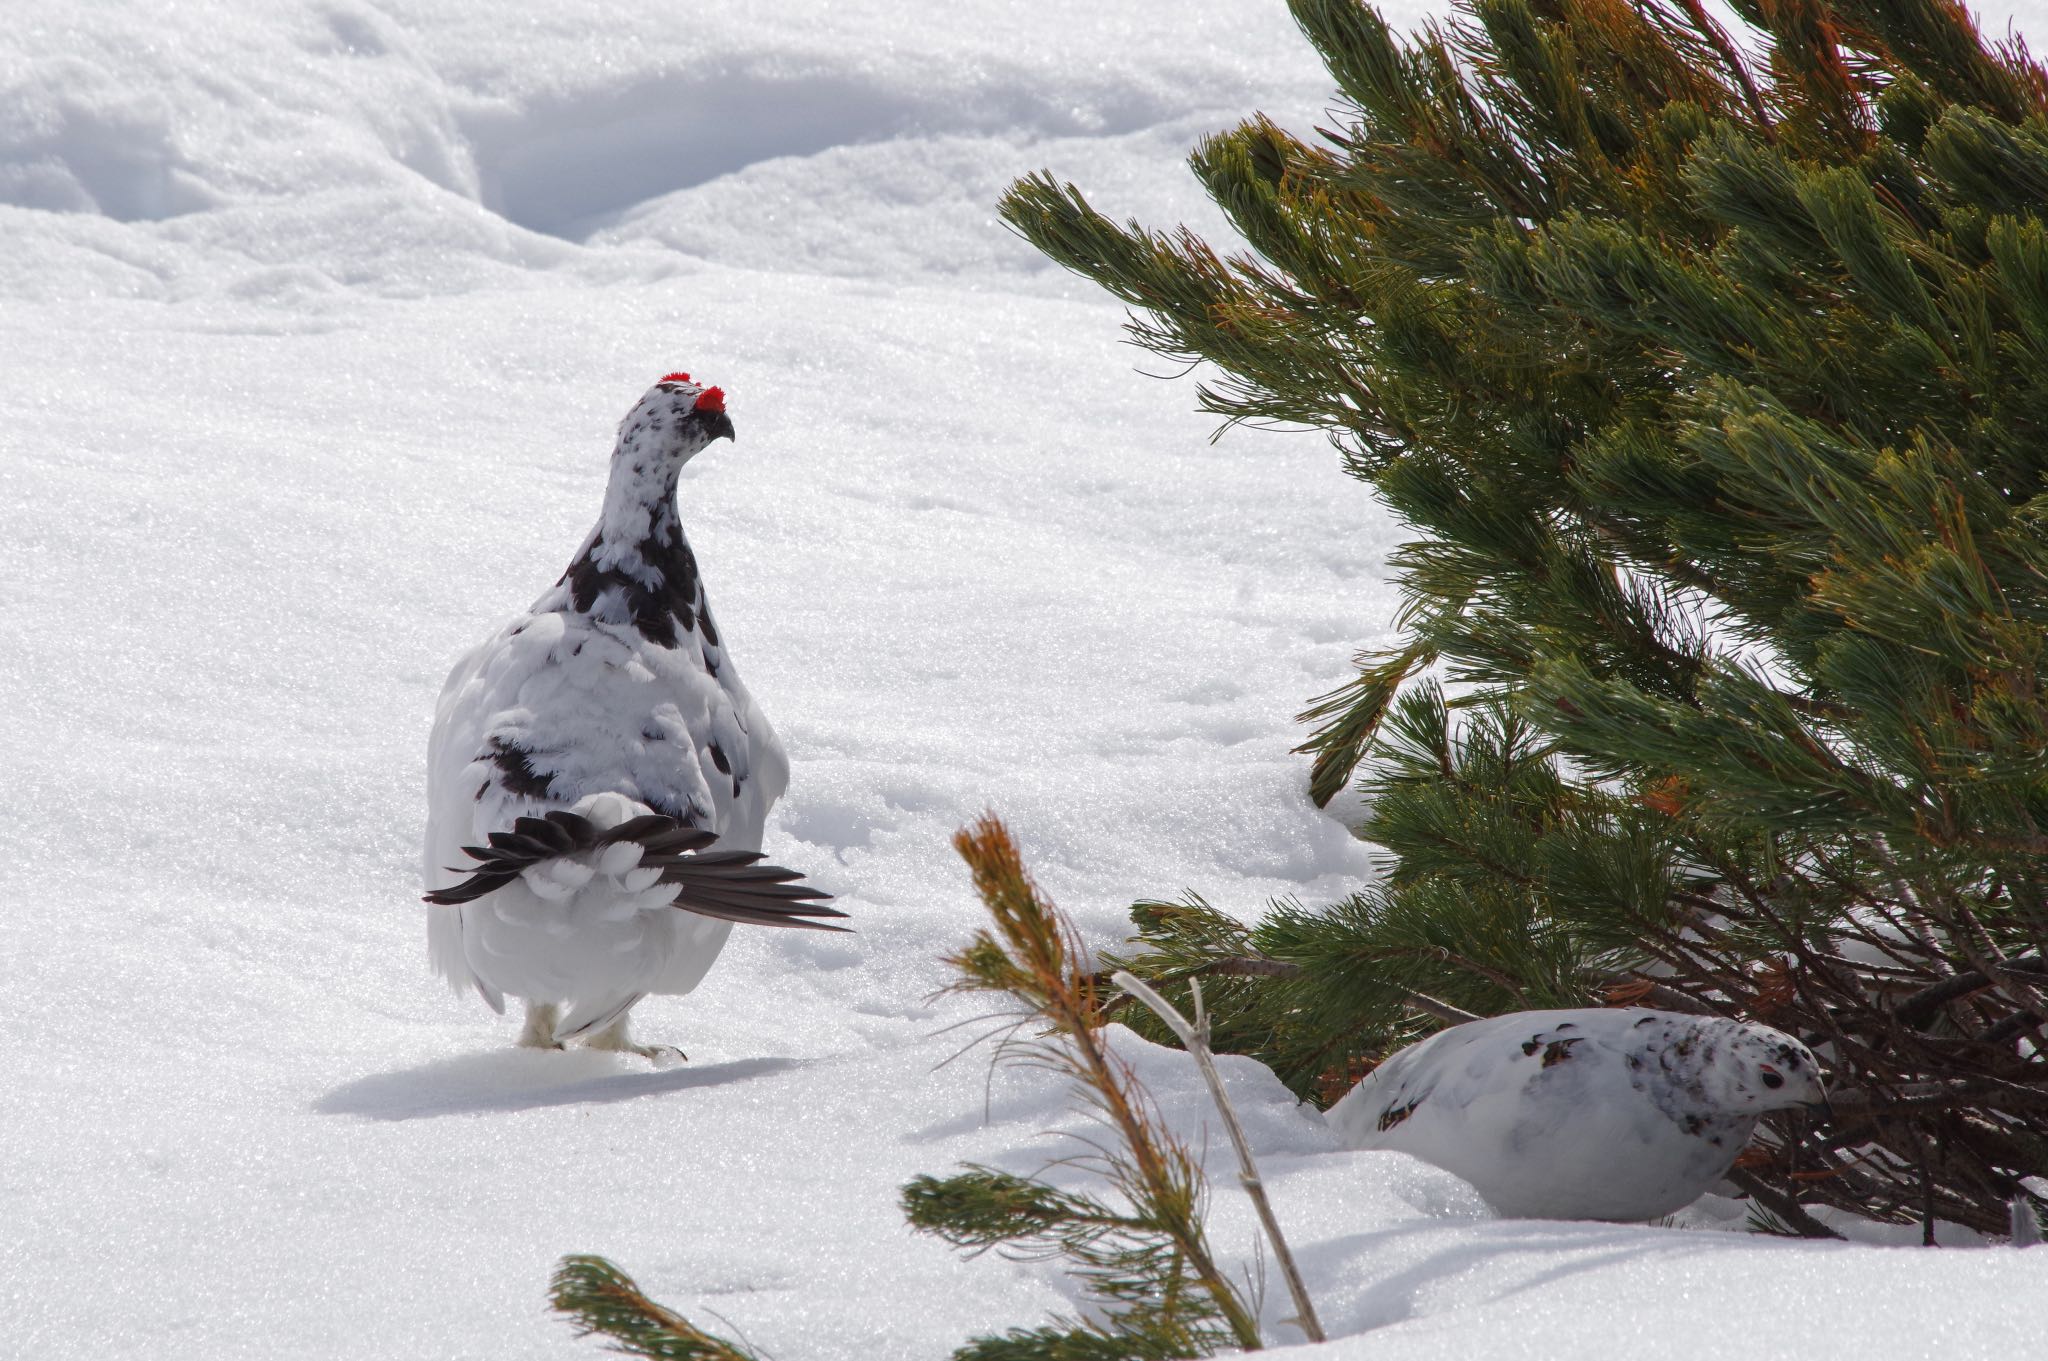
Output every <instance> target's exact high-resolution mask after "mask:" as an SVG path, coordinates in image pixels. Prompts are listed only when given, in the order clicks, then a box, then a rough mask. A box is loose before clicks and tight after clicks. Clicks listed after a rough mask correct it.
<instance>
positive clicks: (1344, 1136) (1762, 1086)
mask: <svg viewBox="0 0 2048 1361" xmlns="http://www.w3.org/2000/svg"><path fill="white" fill-rule="evenodd" d="M1826 1104H1827V1093H1826V1091H1825V1090H1824V1089H1823V1088H1822V1086H1821V1080H1820V1071H1819V1065H1818V1064H1817V1063H1816V1062H1815V1061H1814V1057H1813V1054H1812V1052H1811V1051H1810V1050H1808V1049H1807V1047H1806V1046H1805V1045H1803V1044H1801V1043H1800V1042H1799V1041H1798V1040H1796V1039H1794V1038H1792V1037H1791V1036H1790V1035H1787V1034H1784V1033H1783V1032H1781V1031H1777V1030H1772V1029H1771V1028H1770V1027H1768V1026H1762V1025H1756V1024H1753V1023H1750V1022H1744V1021H1734V1020H1728V1019H1725V1018H1721V1017H1709V1016H1688V1015H1684V1014H1682V1013H1679V1012H1672V1011H1650V1010H1646V1009H1644V1008H1641V1007H1627V1008H1599V1007H1587V1008H1580V1009H1575V1010H1566V1011H1518V1012H1511V1013H1509V1014H1508V1015H1505V1016H1493V1017H1489V1018H1487V1019H1484V1020H1478V1021H1467V1022H1465V1023H1464V1024H1462V1025H1454V1026H1452V1027H1450V1028H1449V1029H1447V1030H1442V1031H1439V1032H1437V1033H1436V1034H1434V1035H1432V1036H1430V1037H1429V1038H1428V1039H1426V1040H1423V1041H1421V1042H1419V1043H1417V1044H1412V1045H1410V1046H1408V1047H1407V1048H1406V1049H1403V1050H1401V1051H1400V1052H1399V1053H1396V1054H1395V1055H1393V1056H1392V1057H1391V1058H1389V1059H1387V1060H1386V1061H1385V1062H1383V1063H1381V1064H1380V1065H1379V1067H1377V1068H1375V1069H1373V1070H1372V1072H1370V1073H1368V1074H1366V1075H1365V1077H1364V1078H1363V1079H1362V1080H1360V1082H1359V1084H1358V1085H1357V1086H1356V1087H1353V1088H1352V1089H1351V1090H1350V1091H1349V1092H1347V1093H1345V1095H1344V1097H1343V1099H1342V1100H1340V1101H1338V1102H1337V1104H1336V1105H1334V1106H1332V1107H1330V1109H1329V1112H1328V1114H1327V1116H1326V1117H1325V1118H1326V1120H1327V1121H1328V1123H1329V1126H1330V1128H1331V1129H1332V1130H1334V1131H1335V1132H1336V1135H1337V1139H1338V1142H1339V1143H1340V1144H1342V1145H1343V1146H1345V1147H1347V1148H1392V1149H1398V1150H1400V1151H1401V1152H1404V1153H1411V1154H1413V1155H1415V1156H1416V1157H1418V1158H1421V1159H1422V1160H1423V1161H1424V1162H1428V1163H1433V1164H1435V1165H1436V1166H1438V1167H1441V1168H1442V1169H1444V1170H1445V1171H1446V1172H1449V1173H1451V1174H1453V1175H1454V1176H1458V1177H1461V1178H1463V1179H1464V1180H1466V1181H1468V1182H1470V1183H1472V1185H1473V1186H1474V1187H1475V1188H1477V1189H1478V1191H1479V1194H1480V1196H1481V1197H1482V1198H1483V1199H1484V1200H1485V1201H1486V1203H1487V1204H1488V1205H1491V1206H1492V1207H1493V1208H1494V1209H1495V1210H1496V1211H1498V1212H1499V1213H1500V1214H1503V1215H1508V1216H1514V1217H1522V1218H1532V1219H1612V1220H1642V1219H1655V1218H1657V1217H1658V1216H1660V1215H1667V1214H1670V1213H1671V1212H1672V1211H1674V1210H1678V1209H1681V1208H1683V1207H1684V1206H1686V1205H1689V1204H1691V1203H1692V1202H1693V1201H1695V1200H1697V1199H1698V1198H1699V1197H1700V1196H1701V1195H1702V1194H1703V1193H1704V1192H1705V1191H1706V1190H1707V1189H1708V1188H1709V1187H1711V1186H1713V1185H1714V1183H1715V1182H1717V1181H1719V1180H1720V1179H1721V1178H1722V1177H1723V1176H1725V1175H1727V1172H1728V1169H1729V1168H1730V1167H1731V1166H1733V1164H1734V1162H1735V1158H1736V1155H1737V1154H1739V1153H1741V1152H1742V1148H1743V1145H1744V1144H1746V1143H1748V1142H1749V1136H1750V1132H1751V1131H1752V1130H1753V1129H1755V1127H1756V1122H1757V1118H1758V1117H1759V1116H1761V1115H1763V1114H1764V1113H1765V1112H1767V1111H1774V1110H1785V1109H1788V1108H1791V1107H1795V1106H1805V1107H1811V1108H1818V1109H1823V1110H1824V1109H1826Z"/></svg>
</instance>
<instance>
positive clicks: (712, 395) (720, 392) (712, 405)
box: [697, 388, 725, 411]
mask: <svg viewBox="0 0 2048 1361" xmlns="http://www.w3.org/2000/svg"><path fill="white" fill-rule="evenodd" d="M697 409H698V410H699V411H724V410H725V389H724V388H705V389H704V392H703V394H702V395H701V396H699V397H698V398H697Z"/></svg>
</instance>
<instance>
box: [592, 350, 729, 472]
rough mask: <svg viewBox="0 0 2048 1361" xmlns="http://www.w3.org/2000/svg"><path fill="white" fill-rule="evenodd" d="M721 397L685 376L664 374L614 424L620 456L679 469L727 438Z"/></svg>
mask: <svg viewBox="0 0 2048 1361" xmlns="http://www.w3.org/2000/svg"><path fill="white" fill-rule="evenodd" d="M731 438H733V433H732V417H730V416H728V415H727V414H726V412H725V392H724V390H723V389H721V388H715V387H707V386H705V385H703V384H701V383H698V382H697V381H696V380H695V379H693V378H691V377H690V375H689V374H687V373H671V374H665V375H663V377H662V379H661V381H660V382H658V383H656V384H655V385H654V386H653V387H651V388H649V389H647V395H646V396H644V397H642V398H641V399H640V400H639V401H638V402H636V403H634V404H633V409H632V410H631V411H628V412H627V413H626V418H625V419H624V420H623V421H621V422H619V451H620V452H621V453H626V452H628V451H629V450H630V451H631V452H632V453H633V454H634V455H635V456H636V457H637V456H651V457H655V458H659V459H660V460H661V461H662V462H664V463H666V464H667V465H668V466H669V467H671V468H679V467H681V466H682V465H683V464H685V463H687V462H689V461H690V460H691V459H692V458H694V457H695V456H696V455H697V453H698V452H699V451H701V450H702V449H703V448H704V446H706V445H707V444H710V443H711V441H713V440H716V439H731Z"/></svg>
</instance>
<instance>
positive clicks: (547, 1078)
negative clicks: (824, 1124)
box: [313, 1049, 800, 1120]
mask: <svg viewBox="0 0 2048 1361" xmlns="http://www.w3.org/2000/svg"><path fill="white" fill-rule="evenodd" d="M624 1062H628V1060H623V1059H619V1058H616V1057H614V1056H612V1055H610V1054H602V1053H592V1052H590V1051H588V1050H569V1051H567V1052H540V1051H535V1050H531V1049H500V1050H493V1051H490V1052H488V1053H481V1054H462V1055H458V1056H457V1057H455V1058H452V1059H438V1060H436V1061H435V1062H433V1063H426V1064H422V1065H420V1066H419V1067H417V1068H407V1069H405V1070H403V1071H401V1072H396V1073H372V1074H371V1075H370V1076H368V1077H359V1078H356V1079H355V1080H354V1081H352V1082H345V1083H343V1084H342V1085H341V1086H339V1087H336V1088H335V1089H334V1090H333V1091H331V1092H329V1093H327V1095H325V1096H323V1097H321V1098H320V1099H319V1100H318V1101H315V1102H314V1103H313V1109H314V1110H315V1111H317V1112H319V1113H320V1114H322V1115H360V1116H364V1117H366V1118H368V1119H371V1120H416V1119H419V1118H421V1117H423V1116H433V1115H481V1114H488V1113H490V1112H494V1111H526V1110H537V1109H540V1108H542V1107H546V1106H594V1105H604V1104H606V1103H609V1102H613V1101H637V1100H639V1099H640V1098H642V1097H648V1096H664V1095H667V1094H668V1093H670V1092H679V1091H683V1090H685V1089H687V1088H690V1087H718V1086H723V1085H725V1084H726V1083H729V1082H745V1081H747V1080H748V1079H750V1078H757V1077H764V1076H766V1075H768V1074H770V1073H780V1072H783V1071H785V1070H787V1069H790V1068H795V1067H798V1066H800V1064H799V1062H798V1060H796V1059H780V1058H760V1059H739V1060H736V1061H734V1062H731V1063H711V1064H703V1065H698V1066H691V1065H688V1064H684V1065H681V1066H679V1067H675V1068H658V1069H654V1070H652V1071H647V1070H644V1069H643V1070H641V1071H638V1072H621V1071H620V1070H619V1065H620V1064H621V1063H624Z"/></svg>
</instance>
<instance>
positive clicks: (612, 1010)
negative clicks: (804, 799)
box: [425, 373, 846, 1060]
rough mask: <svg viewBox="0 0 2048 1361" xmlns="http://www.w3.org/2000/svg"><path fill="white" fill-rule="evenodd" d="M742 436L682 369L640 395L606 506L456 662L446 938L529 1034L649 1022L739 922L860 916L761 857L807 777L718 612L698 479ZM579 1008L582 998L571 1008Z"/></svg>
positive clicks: (590, 1033)
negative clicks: (694, 529) (698, 547)
mask: <svg viewBox="0 0 2048 1361" xmlns="http://www.w3.org/2000/svg"><path fill="white" fill-rule="evenodd" d="M732 437H733V427H732V420H731V418H730V417H729V416H727V414H726V411H725V394H724V393H723V392H722V391H720V390H719V389H718V388H715V387H704V386H700V385H699V384H697V383H695V382H693V381H692V380H691V378H690V375H688V374H686V373H672V374H669V375H667V376H666V377H664V378H663V379H662V380H661V381H660V382H658V383H656V384H655V385H654V386H653V387H652V388H650V389H649V390H648V392H647V395H646V396H644V397H642V398H641V399H640V400H639V402H638V403H636V404H635V405H634V407H633V409H632V410H631V411H629V412H627V413H626V418H625V420H623V421H621V422H620V424H619V434H618V442H617V444H616V445H615V446H614V448H613V450H612V460H611V475H610V480H609V482H608V484H607V485H606V487H605V495H604V510H603V513H602V514H601V515H600V517H599V519H598V522H597V527H596V528H595V529H593V530H592V531H591V532H590V537H589V538H588V539H586V540H585V541H584V544H583V547H582V548H581V549H579V550H578V551H577V553H576V556H575V558H574V559H573V560H572V561H571V562H570V564H569V570H568V571H566V572H564V573H563V574H562V578H561V580H559V581H557V582H556V583H555V585H554V587H553V588H552V589H550V590H549V591H548V592H547V593H546V594H545V595H543V596H541V598H540V599H539V600H537V601H535V602H534V604H533V607H532V608H531V609H529V610H528V611H527V612H526V613H525V614H524V615H521V616H520V617H519V618H517V619H515V620H513V621H512V622H511V623H509V624H507V625H506V626H505V627H504V628H502V629H500V630H499V631H498V632H497V633H495V634H493V635H492V636H491V637H490V638H489V639H487V640H486V641H485V642H484V643H483V644H482V645H481V646H479V647H478V648H476V649H475V650H474V651H472V652H470V653H469V655H468V656H466V657H464V658H463V659H462V660H461V661H459V662H457V663H456V665H455V669H454V671H453V672H451V673H450V675H449V677H448V683H447V684H446V685H445V686H444V687H443V688H442V691H441V699H440V703H439V705H438V707H437V708H436V710H435V713H434V731H433V736H432V738H431V740H430V741H429V744H428V753H427V835H426V848H425V871H426V884H427V889H428V893H427V895H426V896H427V901H428V902H429V903H431V904H434V906H433V907H432V909H431V915H430V917H429V920H428V930H427V948H428V957H429V960H430V962H431V963H432V965H433V968H434V970H435V972H437V973H439V974H440V975H441V976H442V977H444V978H446V979H447V980H448V981H449V983H450V984H451V985H453V986H454V988H455V990H456V992H458V993H461V992H464V991H467V990H469V989H471V988H474V989H475V990H476V991H477V993H478V994H479V995H481V996H482V997H483V999H484V1001H485V1002H487V1003H489V1004H490V1006H491V1007H492V1009H493V1010H496V1011H500V1012H502V1011H503V1010H504V1008H505V1003H504V999H505V997H506V996H508V995H509V996H513V997H518V998H522V999H524V1000H525V1002H526V1024H525V1027H524V1029H523V1031H522V1033H521V1034H520V1037H519V1043H520V1044H522V1045H529V1046H536V1047H548V1048H554V1047H559V1046H560V1045H561V1044H562V1043H563V1042H564V1041H565V1040H570V1039H579V1038H580V1039H582V1041H583V1042H584V1043H585V1044H586V1045H587V1046H589V1047H591V1048H598V1049H620V1050H630V1051H632V1052H634V1053H639V1054H644V1055H646V1056H647V1057H649V1058H651V1059H656V1060H661V1059H665V1058H669V1057H675V1056H678V1055H677V1051H675V1050H673V1049H670V1048H668V1047H667V1046H663V1045H642V1044H635V1043H633V1042H632V1041H631V1040H630V1039H629V1038H628V1036H627V1029H626V1026H627V1016H628V1013H629V1012H630V1011H631V1009H632V1007H633V1005H634V1004H635V1003H636V1002H638V1001H639V1000H640V999H641V998H643V997H645V996H647V995H648V994H649V993H668V994H675V993H686V992H688V991H690V990H691V989H692V988H694V987H696V986H697V984H698V982H699V981H700V980H701V979H702V978H703V977H704V975H705V972H706V971H707V970H709V969H710V967H711V964H712V961H714V960H715V959H717V958H718V952H719V951H720V950H721V949H722V948H723V947H724V945H725V940H726V937H727V935H728V934H730V933H731V931H732V925H733V923H734V922H736V921H741V922H755V923H761V924H766V925H778V926H808V927H814V928H817V929H822V930H838V929H840V928H837V927H831V926H827V925H826V924H825V923H823V922H820V921H817V920H814V919H815V918H818V917H843V916H845V915H846V914H845V913H843V912H839V911H836V910H835V909H833V908H829V907H824V906H822V905H820V904H819V902H818V900H819V899H822V898H824V897H826V896H827V895H825V894H823V893H821V892H819V891H817V890H816V889H811V888H806V887H804V886H802V885H800V884H796V883H793V882H791V881H793V880H795V879H797V877H798V876H797V875H796V874H795V872H793V871H790V870H785V869H781V868H779V867H777V866H773V865H762V864H759V863H758V862H759V861H760V859H761V856H760V854H759V851H760V847H761V831H762V825H763V823H764V822H765V820H766V819H767V816H768V807H769V805H770V804H772V803H773V802H774V801H775V800H776V798H778V797H779V796H780V795H781V793H782V791H783V788H784V786H785V785H786V784H787V783H788V778H789V763H788V760H787V758H786V757H785V756H784V755H783V751H782V744H781V743H780V742H779V741H777V739H776V736H775V731H774V729H772V728H770V727H769V726H768V720H767V719H766V718H765V717H763V716H762V713H761V710H760V707H759V706H758V705H756V704H755V703H754V700H753V698H752V697H751V696H749V695H748V693H747V690H746V687H745V686H743V685H741V684H740V679H739V675H738V673H737V672H736V671H735V670H734V669H733V665H732V661H731V660H730V659H729V658H728V657H727V656H726V653H725V647H724V644H723V642H722V640H721V639H720V637H719V633H718V629H717V626H716V625H714V624H713V623H712V621H711V610H710V606H709V605H708V603H707V602H706V600H705V596H704V585H703V582H702V581H701V580H700V579H699V577H698V574H697V561H696V558H695V556H694V555H693V554H692V553H691V551H690V545H689V541H688V540H687V539H685V538H684V536H683V529H682V525H681V524H680V523H679V521H678V520H677V516H676V478H677V474H678V473H680V472H681V470H682V467H683V465H684V464H685V463H687V462H689V460H690V459H691V458H692V457H694V456H695V455H696V454H697V453H699V452H700V451H702V450H703V449H704V448H705V447H706V446H707V445H709V444H710V443H711V442H712V441H713V440H716V439H731V438H732ZM565 1009H566V1014H564V1012H565Z"/></svg>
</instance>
